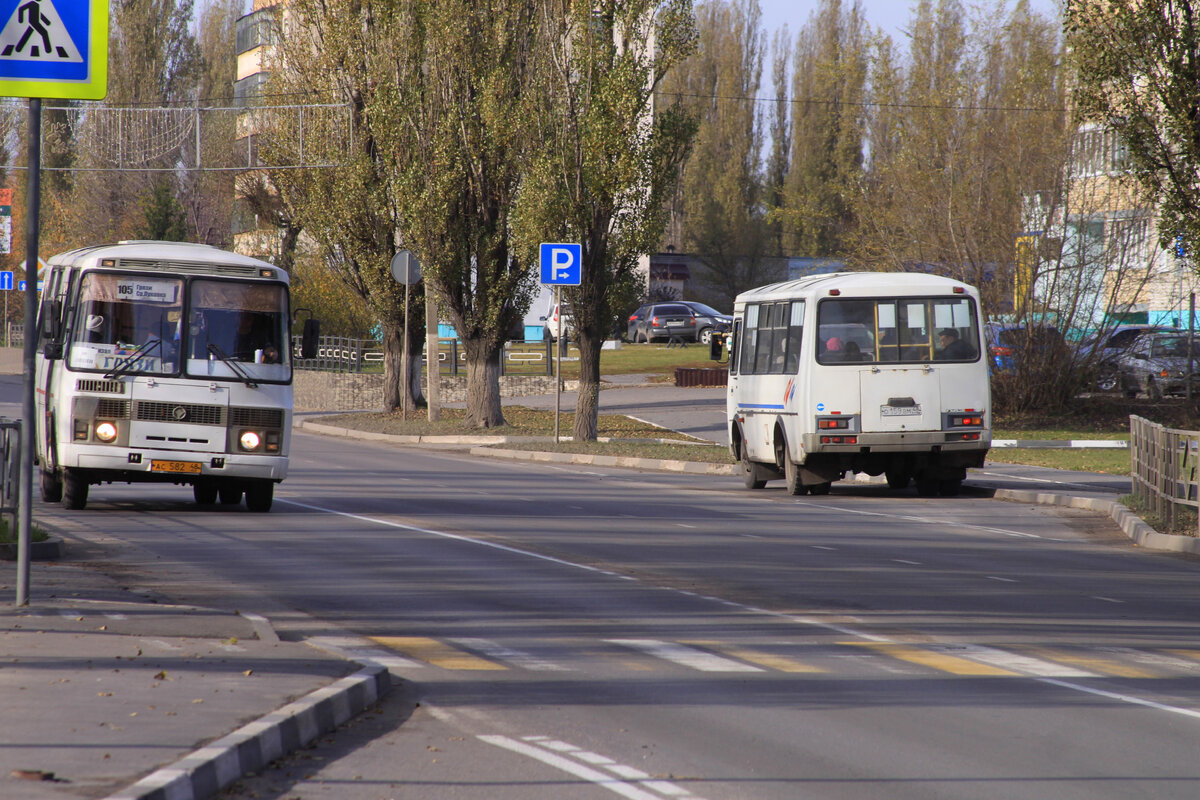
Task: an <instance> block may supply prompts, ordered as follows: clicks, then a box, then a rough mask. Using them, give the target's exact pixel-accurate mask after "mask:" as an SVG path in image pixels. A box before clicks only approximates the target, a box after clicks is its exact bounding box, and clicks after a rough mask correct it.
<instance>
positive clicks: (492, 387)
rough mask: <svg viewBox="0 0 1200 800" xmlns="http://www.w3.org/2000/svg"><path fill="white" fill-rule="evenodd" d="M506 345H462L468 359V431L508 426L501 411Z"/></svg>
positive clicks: (469, 343) (467, 342)
mask: <svg viewBox="0 0 1200 800" xmlns="http://www.w3.org/2000/svg"><path fill="white" fill-rule="evenodd" d="M502 347H503V345H499V346H496V345H492V346H490V347H489V346H488V345H486V344H483V343H481V342H472V341H469V340H465V341H463V350H464V351H465V353H466V356H467V419H466V424H467V427H468V428H496V427H499V426H501V425H504V424H505V421H504V413H503V410H502V409H501V408H500V355H501V348H502Z"/></svg>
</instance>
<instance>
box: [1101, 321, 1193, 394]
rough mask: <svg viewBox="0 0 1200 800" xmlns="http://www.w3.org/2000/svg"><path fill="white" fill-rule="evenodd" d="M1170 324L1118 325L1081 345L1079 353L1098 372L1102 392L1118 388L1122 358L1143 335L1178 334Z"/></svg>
mask: <svg viewBox="0 0 1200 800" xmlns="http://www.w3.org/2000/svg"><path fill="white" fill-rule="evenodd" d="M1179 332H1180V331H1179V329H1178V328H1174V327H1171V326H1170V325H1118V326H1117V327H1115V328H1113V329H1112V330H1110V331H1107V332H1105V333H1103V334H1101V335H1099V336H1093V337H1092V338H1090V339H1087V340H1086V341H1084V342H1083V343H1082V344H1080V345H1079V355H1080V357H1081V360H1082V361H1084V362H1091V363H1090V365H1091V367H1092V369H1093V370H1094V371H1095V376H1096V388H1097V389H1098V390H1100V391H1102V392H1111V391H1112V390H1113V389H1116V388H1117V386H1118V384H1119V383H1120V378H1121V360H1122V357H1123V356H1124V355H1125V354H1126V352H1128V350H1129V348H1131V347H1133V344H1134V342H1135V341H1137V339H1138V337H1139V336H1141V335H1142V334H1149V333H1179Z"/></svg>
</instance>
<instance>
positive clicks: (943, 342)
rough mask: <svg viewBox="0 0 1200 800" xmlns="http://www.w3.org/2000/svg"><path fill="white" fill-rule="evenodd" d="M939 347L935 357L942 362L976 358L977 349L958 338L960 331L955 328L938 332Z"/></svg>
mask: <svg viewBox="0 0 1200 800" xmlns="http://www.w3.org/2000/svg"><path fill="white" fill-rule="evenodd" d="M938 346H939V349H938V351H937V352H936V353H935V354H934V357H935V358H938V359H941V360H945V361H960V360H963V359H967V358H974V357H975V349H974V348H973V347H971V345H969V344H967V343H966V342H964V341H963V340H962V339H960V338H958V331H956V330H954V328H943V329H942V330H941V331H939V332H938Z"/></svg>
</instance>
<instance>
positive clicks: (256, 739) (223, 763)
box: [104, 665, 391, 800]
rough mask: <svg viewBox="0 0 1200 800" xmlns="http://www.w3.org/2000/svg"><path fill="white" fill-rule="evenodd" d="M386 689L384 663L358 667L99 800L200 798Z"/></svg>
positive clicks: (282, 753)
mask: <svg viewBox="0 0 1200 800" xmlns="http://www.w3.org/2000/svg"><path fill="white" fill-rule="evenodd" d="M390 688H391V674H390V673H389V672H388V671H387V669H386V668H385V667H382V666H378V665H375V666H368V667H363V668H362V669H360V670H359V671H358V672H356V673H354V674H353V675H348V676H347V677H345V678H342V679H341V680H339V681H336V682H334V683H332V684H330V685H329V686H326V687H324V688H323V689H318V690H317V691H315V692H312V693H310V694H308V695H306V696H304V697H302V698H300V699H299V700H297V701H295V702H294V703H289V704H288V705H286V706H284V707H283V708H280V709H279V710H277V711H274V712H272V713H270V714H267V715H266V716H265V717H262V718H260V719H258V720H255V721H254V722H251V723H249V724H248V725H244V726H242V727H241V728H238V729H237V730H236V731H234V732H233V733H231V734H229V735H227V736H224V737H222V738H220V739H217V740H216V741H215V742H212V743H211V744H209V745H207V746H205V747H202V748H200V749H199V750H196V751H195V752H194V753H191V754H190V755H187V756H185V757H183V758H181V759H180V760H179V761H176V762H175V763H174V764H171V765H170V766H167V767H163V768H162V769H160V770H158V771H156V772H154V773H151V774H150V775H148V776H146V777H145V778H142V779H141V780H140V781H138V782H137V783H135V784H133V785H132V786H130V787H128V788H126V789H123V790H122V791H120V792H117V793H116V794H113V795H109V796H108V797H107V798H105V799H104V800H201V799H202V798H207V797H212V796H214V795H215V794H217V792H219V791H221V790H222V789H224V788H225V787H227V786H229V785H230V784H232V783H234V782H235V781H237V780H239V779H241V778H242V777H244V776H245V775H248V774H250V773H252V772H258V771H261V770H262V769H263V768H264V767H266V766H267V765H268V764H270V763H271V762H272V761H275V760H276V759H279V758H282V757H283V756H285V755H287V754H288V753H291V752H294V751H295V750H298V749H299V748H301V747H303V746H304V745H306V744H308V743H309V742H312V741H313V740H314V739H316V738H317V737H318V736H322V735H324V734H326V733H329V732H330V731H332V730H334V729H335V728H336V727H337V726H339V725H341V724H342V723H343V722H346V721H347V720H349V719H350V718H351V717H353V716H355V715H356V714H358V713H360V712H362V711H363V710H365V709H366V708H368V707H369V706H371V705H372V704H374V703H375V702H376V701H378V700H379V699H380V698H381V697H383V696H384V695H385V694H387V692H388V691H389V689H390Z"/></svg>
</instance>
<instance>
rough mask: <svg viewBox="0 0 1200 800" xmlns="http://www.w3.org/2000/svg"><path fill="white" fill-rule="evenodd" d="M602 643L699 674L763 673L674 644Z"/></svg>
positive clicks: (648, 641)
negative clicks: (642, 654)
mask: <svg viewBox="0 0 1200 800" xmlns="http://www.w3.org/2000/svg"><path fill="white" fill-rule="evenodd" d="M604 641H606V642H609V643H610V644H619V645H621V646H622V647H630V648H633V649H634V650H641V651H642V652H643V653H646V654H647V655H651V656H654V657H655V658H661V659H663V660H664V661H671V662H673V663H675V664H679V665H680V666H684V667H687V668H689V669H694V670H699V671H700V672H762V671H763V670H762V669H760V668H759V667H755V666H752V665H750V664H743V663H742V662H741V661H734V660H733V659H731V658H725V657H724V656H718V655H715V654H713V653H708V652H705V651H704V650H697V649H696V648H694V647H685V646H684V645H681V644H676V643H674V642H663V641H659V640H658V639H605V640H604Z"/></svg>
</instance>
